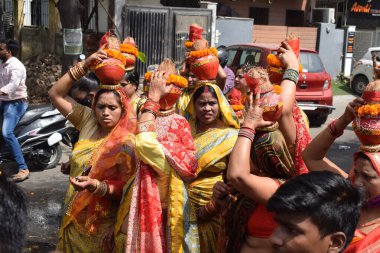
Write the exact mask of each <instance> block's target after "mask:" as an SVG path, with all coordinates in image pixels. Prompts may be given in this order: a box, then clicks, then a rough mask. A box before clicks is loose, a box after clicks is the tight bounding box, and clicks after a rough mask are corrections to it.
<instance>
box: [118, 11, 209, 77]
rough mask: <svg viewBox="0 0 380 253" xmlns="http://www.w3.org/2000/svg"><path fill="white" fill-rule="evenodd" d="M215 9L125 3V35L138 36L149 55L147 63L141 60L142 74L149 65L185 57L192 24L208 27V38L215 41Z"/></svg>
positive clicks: (140, 69)
mask: <svg viewBox="0 0 380 253" xmlns="http://www.w3.org/2000/svg"><path fill="white" fill-rule="evenodd" d="M211 17H212V11H211V10H208V9H198V8H177V7H147V6H128V5H126V6H124V10H123V37H126V36H131V37H133V38H135V40H136V44H137V45H138V48H139V51H142V52H144V53H145V54H146V63H145V64H143V63H142V62H140V61H139V62H138V63H137V65H136V70H137V71H138V72H139V73H140V76H142V75H143V74H144V73H145V71H146V67H147V66H149V65H152V64H158V63H160V62H161V61H162V60H163V59H164V58H171V59H172V60H173V61H174V62H175V64H176V65H177V66H179V65H180V64H181V63H182V62H183V60H184V59H185V51H186V48H185V46H184V43H185V41H186V40H187V39H188V36H189V26H190V24H193V23H197V24H198V25H200V26H202V27H203V29H204V34H203V35H204V36H203V37H204V38H205V39H207V40H208V41H209V42H210V40H211Z"/></svg>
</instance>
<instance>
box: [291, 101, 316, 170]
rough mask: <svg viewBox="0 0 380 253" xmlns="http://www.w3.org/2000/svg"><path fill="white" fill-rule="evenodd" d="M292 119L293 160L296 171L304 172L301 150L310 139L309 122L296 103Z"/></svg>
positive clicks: (305, 168)
mask: <svg viewBox="0 0 380 253" xmlns="http://www.w3.org/2000/svg"><path fill="white" fill-rule="evenodd" d="M292 113H293V119H294V123H295V125H296V142H295V146H294V153H293V161H294V165H295V166H296V169H297V173H298V174H299V175H300V174H304V173H307V172H308V169H307V167H306V164H305V162H304V161H303V159H302V151H303V150H304V149H305V148H306V147H307V145H308V144H309V143H310V141H311V136H310V133H309V122H308V119H307V116H306V114H305V113H304V112H303V111H302V110H301V108H299V106H298V105H297V103H295V104H294V106H293V112H292Z"/></svg>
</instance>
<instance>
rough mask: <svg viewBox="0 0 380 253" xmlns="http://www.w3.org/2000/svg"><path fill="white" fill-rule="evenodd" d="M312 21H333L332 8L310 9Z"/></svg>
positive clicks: (333, 10)
mask: <svg viewBox="0 0 380 253" xmlns="http://www.w3.org/2000/svg"><path fill="white" fill-rule="evenodd" d="M311 20H312V23H335V9H334V8H314V9H312V11H311Z"/></svg>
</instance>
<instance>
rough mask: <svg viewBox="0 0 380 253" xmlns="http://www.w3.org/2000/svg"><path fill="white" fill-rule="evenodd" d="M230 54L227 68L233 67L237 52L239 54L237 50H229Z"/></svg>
mask: <svg viewBox="0 0 380 253" xmlns="http://www.w3.org/2000/svg"><path fill="white" fill-rule="evenodd" d="M227 52H228V62H227V66H231V65H232V63H233V61H234V59H235V55H236V52H237V49H229V50H227Z"/></svg>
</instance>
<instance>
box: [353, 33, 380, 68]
mask: <svg viewBox="0 0 380 253" xmlns="http://www.w3.org/2000/svg"><path fill="white" fill-rule="evenodd" d="M374 36H375V31H370V30H367V31H358V30H356V32H355V42H354V50H353V58H354V62H356V61H359V60H360V59H361V58H362V57H363V56H364V54H365V53H366V52H367V51H368V48H369V47H372V46H373V41H374Z"/></svg>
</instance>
